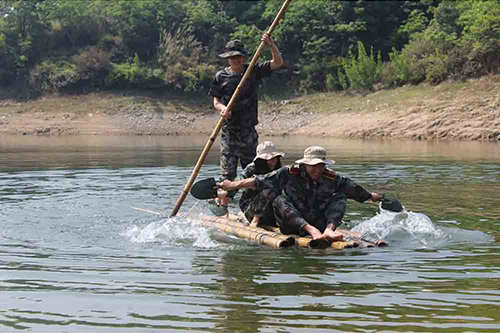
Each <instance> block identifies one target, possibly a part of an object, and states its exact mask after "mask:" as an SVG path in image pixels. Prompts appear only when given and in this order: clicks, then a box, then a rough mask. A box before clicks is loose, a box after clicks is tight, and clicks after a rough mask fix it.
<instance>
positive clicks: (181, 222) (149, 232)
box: [124, 216, 220, 249]
mask: <svg viewBox="0 0 500 333" xmlns="http://www.w3.org/2000/svg"><path fill="white" fill-rule="evenodd" d="M192 222H193V221H192V220H190V219H189V218H186V217H184V216H176V217H170V218H167V219H162V220H160V221H156V222H152V223H150V224H148V225H146V226H145V227H139V226H133V227H132V228H131V229H130V230H128V231H127V232H125V234H124V236H125V237H127V238H128V239H130V241H132V242H135V243H161V244H164V245H170V246H177V247H178V246H193V247H197V248H204V249H208V248H217V247H220V244H219V243H217V242H216V241H214V240H213V239H212V238H211V233H210V231H209V230H207V229H205V228H202V227H200V226H197V225H195V224H194V223H192Z"/></svg>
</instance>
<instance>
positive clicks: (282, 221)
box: [273, 195, 347, 236]
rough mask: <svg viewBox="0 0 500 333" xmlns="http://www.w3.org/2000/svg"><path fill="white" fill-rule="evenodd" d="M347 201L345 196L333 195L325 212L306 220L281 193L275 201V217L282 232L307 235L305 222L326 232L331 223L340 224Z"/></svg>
mask: <svg viewBox="0 0 500 333" xmlns="http://www.w3.org/2000/svg"><path fill="white" fill-rule="evenodd" d="M346 203H347V199H346V197H345V196H343V195H341V196H336V195H333V196H332V197H331V199H330V202H329V204H328V206H327V208H326V211H325V212H324V213H322V214H319V215H318V217H317V218H315V219H314V220H313V219H309V220H306V219H304V217H303V216H302V214H301V213H300V211H299V210H298V209H297V208H296V207H295V206H294V205H293V203H292V202H291V201H290V200H289V199H288V198H287V197H286V196H285V195H279V196H278V197H277V198H276V199H274V202H273V210H274V217H275V218H276V223H277V224H278V226H279V227H280V231H281V233H283V234H285V235H290V234H294V235H300V236H307V235H308V233H307V232H305V231H304V230H303V229H302V227H303V226H304V224H305V223H308V224H310V225H312V226H314V227H315V228H316V229H318V230H319V231H321V232H324V231H325V229H326V226H327V225H328V224H330V223H333V224H335V225H336V226H339V224H340V223H341V222H342V217H344V214H345V210H346Z"/></svg>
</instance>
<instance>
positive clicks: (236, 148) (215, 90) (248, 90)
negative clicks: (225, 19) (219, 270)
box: [209, 33, 284, 207]
mask: <svg viewBox="0 0 500 333" xmlns="http://www.w3.org/2000/svg"><path fill="white" fill-rule="evenodd" d="M261 41H262V42H263V43H265V45H267V46H269V47H270V48H271V53H272V59H271V60H269V61H264V62H257V63H256V64H255V66H254V68H253V71H252V74H251V75H250V77H249V78H248V80H247V81H246V82H245V84H244V85H243V87H242V88H241V92H240V95H239V97H238V99H237V100H236V102H235V104H234V106H233V107H232V108H231V109H228V108H227V107H226V106H227V105H228V103H229V101H230V100H231V97H232V96H233V94H234V92H235V90H236V88H237V87H238V84H239V82H240V80H241V78H242V77H243V74H244V73H245V71H246V70H247V68H248V65H247V64H245V56H246V55H247V52H246V50H245V46H244V44H243V43H242V42H241V41H239V40H232V41H229V42H228V43H227V44H226V49H225V52H224V53H222V54H220V55H219V56H220V57H221V58H224V59H227V60H228V64H229V66H228V67H226V68H224V69H222V70H220V71H218V72H217V73H216V74H215V78H214V80H213V82H212V85H211V87H210V90H209V95H210V96H212V97H213V105H214V107H215V109H216V110H217V111H218V112H219V113H220V115H221V116H222V117H223V118H225V121H224V125H223V127H222V131H221V139H220V152H221V156H220V166H221V178H220V179H221V181H222V180H225V179H228V180H233V179H235V178H236V176H237V168H238V162H240V163H241V167H242V168H243V169H244V168H246V166H247V165H248V164H250V163H251V162H252V161H253V159H254V158H255V155H256V148H257V144H258V139H259V137H258V134H257V131H256V130H255V126H256V125H257V124H258V94H257V86H258V84H259V82H260V81H261V80H262V79H263V78H265V77H268V76H269V75H271V73H272V72H273V71H275V70H277V69H279V68H280V67H282V66H283V64H284V61H283V58H282V56H281V53H280V51H279V49H278V47H277V46H276V43H275V42H274V41H273V40H272V38H271V37H270V36H269V34H267V33H264V34H263V35H262V38H261ZM230 196H232V194H230ZM217 201H218V202H217V204H219V205H221V206H222V207H227V204H228V202H229V198H228V197H222V198H220V200H217Z"/></svg>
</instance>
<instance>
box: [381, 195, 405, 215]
mask: <svg viewBox="0 0 500 333" xmlns="http://www.w3.org/2000/svg"><path fill="white" fill-rule="evenodd" d="M382 208H383V209H385V210H388V211H391V212H395V213H399V212H402V211H403V205H402V204H401V202H400V201H399V200H398V199H396V198H395V197H394V196H392V195H390V194H387V193H384V194H383V195H382Z"/></svg>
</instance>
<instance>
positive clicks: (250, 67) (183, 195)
mask: <svg viewBox="0 0 500 333" xmlns="http://www.w3.org/2000/svg"><path fill="white" fill-rule="evenodd" d="M290 2H292V0H286V1H285V2H284V3H283V5H282V6H281V9H280V11H279V12H278V15H276V18H275V19H274V21H273V23H272V24H271V26H270V27H269V29H268V30H267V33H268V34H269V35H271V33H272V32H273V31H274V29H275V28H276V26H277V25H278V23H279V20H280V19H281V16H283V14H284V13H285V10H286V8H287V7H288V5H289V4H290ZM264 46H265V43H264V42H261V43H260V45H259V47H258V48H257V51H256V52H255V54H254V56H253V58H252V60H251V61H250V64H249V65H248V68H247V70H246V71H245V74H244V75H243V78H241V81H240V83H239V84H238V87H236V90H235V91H234V93H233V95H232V96H231V100H230V101H229V103H228V105H227V108H228V109H230V110H231V109H232V107H233V105H234V104H235V102H236V99H237V98H238V96H239V94H240V92H241V89H242V87H243V84H244V83H245V81H246V80H247V79H248V78H249V77H250V75H251V74H252V71H253V68H254V66H255V64H256V63H257V59H258V58H259V56H260V54H261V53H262V50H263V49H264ZM224 120H225V119H224V117H220V119H219V121H218V122H217V125H216V126H215V129H214V131H213V132H212V135H210V138H209V139H208V141H207V143H206V145H205V148H204V149H203V152H202V153H201V155H200V158H199V159H198V162H197V163H196V165H195V167H194V170H193V172H192V173H191V177H189V180H188V182H187V184H186V186H185V187H184V190H183V191H182V193H181V195H180V197H179V199H177V202H176V204H175V208H174V210H173V211H172V214H171V215H170V217H172V216H175V215H177V212H178V211H179V209H180V208H181V205H182V203H183V202H184V200H185V199H186V196H187V195H188V193H189V189H190V188H191V186H192V185H193V183H194V180H195V179H196V176H198V172H199V171H200V169H201V166H202V165H203V162H204V161H205V158H206V157H207V155H208V152H209V151H210V148H211V147H212V145H213V143H214V141H215V139H216V138H217V135H218V134H219V131H220V129H221V128H222V125H223V124H224Z"/></svg>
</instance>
